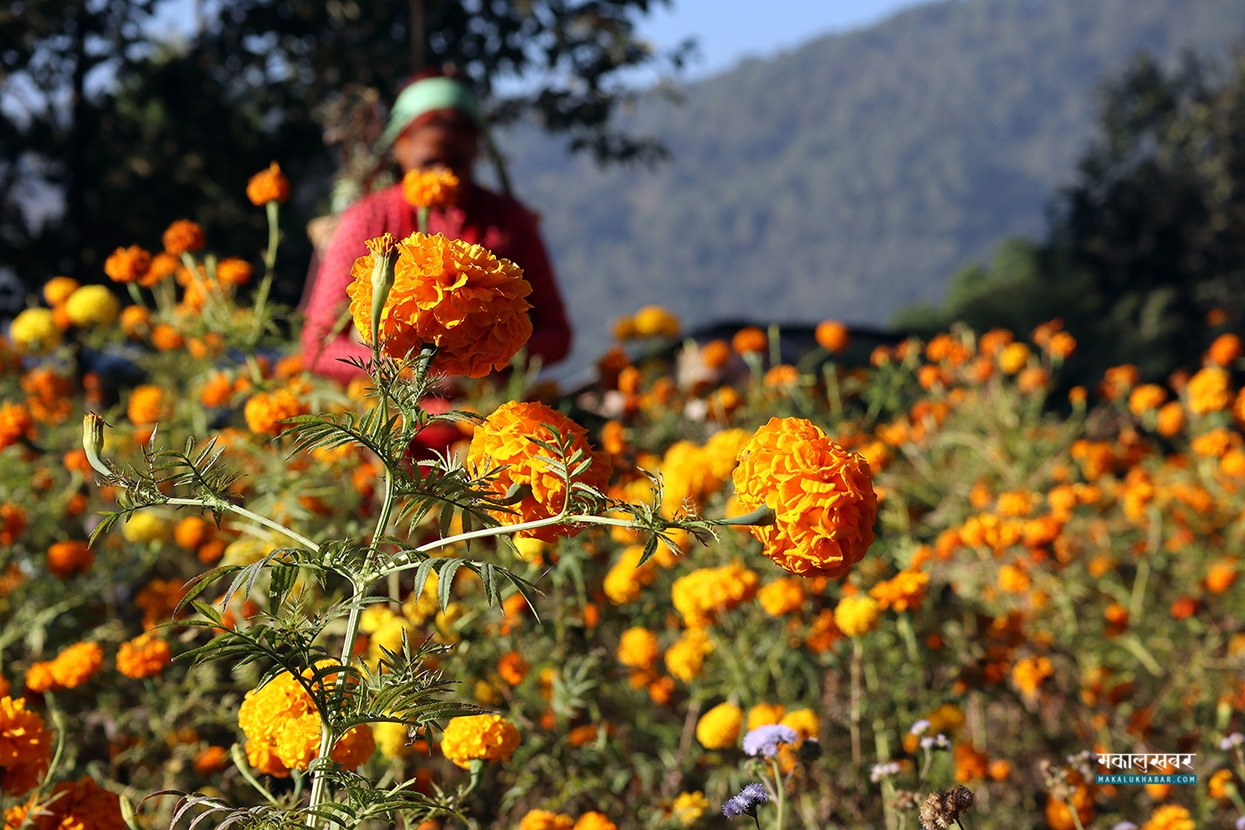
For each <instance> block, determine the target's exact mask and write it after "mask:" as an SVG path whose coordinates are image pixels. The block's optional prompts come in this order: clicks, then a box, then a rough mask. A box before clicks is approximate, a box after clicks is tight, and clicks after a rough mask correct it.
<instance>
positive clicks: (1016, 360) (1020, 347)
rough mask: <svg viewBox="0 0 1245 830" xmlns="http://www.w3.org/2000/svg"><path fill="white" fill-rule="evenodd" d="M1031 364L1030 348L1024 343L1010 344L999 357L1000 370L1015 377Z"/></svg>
mask: <svg viewBox="0 0 1245 830" xmlns="http://www.w3.org/2000/svg"><path fill="white" fill-rule="evenodd" d="M1028 362H1029V347H1028V346H1026V345H1025V344H1024V343H1008V344H1007V345H1006V346H1004V347H1003V352H1002V354H1000V355H999V368H1000V369H1002V370H1003V371H1004V372H1005V373H1007V374H1009V375H1014V374H1016V373H1017V372H1019V371H1020V370H1021V369H1023V368H1024V367H1025V364H1026V363H1028Z"/></svg>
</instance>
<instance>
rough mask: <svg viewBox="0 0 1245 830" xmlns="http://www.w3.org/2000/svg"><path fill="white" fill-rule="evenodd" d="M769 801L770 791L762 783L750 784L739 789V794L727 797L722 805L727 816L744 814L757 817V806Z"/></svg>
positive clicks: (735, 816) (733, 816)
mask: <svg viewBox="0 0 1245 830" xmlns="http://www.w3.org/2000/svg"><path fill="white" fill-rule="evenodd" d="M767 801H769V793H767V792H766V791H765V788H764V787H762V786H761V785H760V784H749V785H747V786H746V787H744V788H743V789H742V790H740V791H739V795H733V796H731V797H730V798H728V799H726V802H725V803H724V804H723V805H722V815H724V816H726V817H727V818H738V817H739V816H742V815H749V816H752V817H753V818H756V815H757V807H758V806H760V805H762V804H764V803H765V802H767Z"/></svg>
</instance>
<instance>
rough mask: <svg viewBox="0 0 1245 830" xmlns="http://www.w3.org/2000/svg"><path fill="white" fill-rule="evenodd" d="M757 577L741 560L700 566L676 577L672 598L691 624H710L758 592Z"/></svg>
mask: <svg viewBox="0 0 1245 830" xmlns="http://www.w3.org/2000/svg"><path fill="white" fill-rule="evenodd" d="M758 581H759V580H758V578H757V575H756V574H755V573H753V572H752V571H750V570H748V569H747V568H745V567H743V566H742V565H739V564H731V565H725V566H723V567H720V568H700V569H699V570H695V571H692V572H691V573H690V574H687V575H686V576H681V577H679V578H678V579H676V580H675V581H674V585H672V586H671V588H670V598H671V600H672V601H673V603H674V608H675V610H676V611H678V612H679V615H680V616H682V617H683V624H684V625H687V626H689V627H693V628H694V627H697V626H703V625H708V624H709V623H711V622H713V618H714V617H715V616H717V614H718V613H720V612H722V611H729V610H730V609H732V608H735V607H736V606H738V605H739V604H740V603H743V602H747V601H748V600H750V599H752V598H753V597H754V596H756V591H757V583H758Z"/></svg>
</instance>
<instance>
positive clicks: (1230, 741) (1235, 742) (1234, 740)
mask: <svg viewBox="0 0 1245 830" xmlns="http://www.w3.org/2000/svg"><path fill="white" fill-rule="evenodd" d="M1241 744H1245V735H1242V734H1241V733H1240V732H1233V733H1232V734H1231V735H1229V736H1228V737H1226V738H1224V739H1223V740H1222V741H1220V742H1219V748H1220V749H1222V750H1223V751H1224V752H1227V751H1228V750H1229V749H1235V748H1236V747H1238V746H1240V745H1241Z"/></svg>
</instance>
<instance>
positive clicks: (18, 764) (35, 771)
mask: <svg viewBox="0 0 1245 830" xmlns="http://www.w3.org/2000/svg"><path fill="white" fill-rule="evenodd" d="M51 758H52V739H51V735H50V734H49V733H48V731H47V730H46V729H44V726H43V718H42V717H40V716H39V713H38V712H32V711H30V710H29V709H27V708H26V699H25V698H21V697H19V698H12V697H8V696H5V697H2V698H0V794H3V795H9V796H13V795H21V794H22V793H24V792H26V791H27V790H29V789H31V788H32V787H34V786H35V785H36V784H38V783H39V778H41V777H42V776H43V774H44V772H45V771H46V770H47V768H48V762H49V761H50V760H51Z"/></svg>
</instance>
